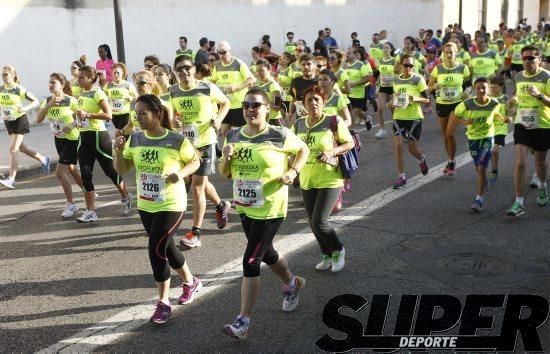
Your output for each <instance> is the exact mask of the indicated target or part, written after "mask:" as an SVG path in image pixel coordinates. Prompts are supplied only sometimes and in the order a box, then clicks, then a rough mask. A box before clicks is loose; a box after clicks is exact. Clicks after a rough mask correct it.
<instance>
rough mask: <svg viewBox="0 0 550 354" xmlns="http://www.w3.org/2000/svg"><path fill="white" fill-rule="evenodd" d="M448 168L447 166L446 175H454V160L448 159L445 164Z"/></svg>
mask: <svg viewBox="0 0 550 354" xmlns="http://www.w3.org/2000/svg"><path fill="white" fill-rule="evenodd" d="M447 166H448V168H447V176H454V175H455V173H456V162H454V161H449V163H448V164H447Z"/></svg>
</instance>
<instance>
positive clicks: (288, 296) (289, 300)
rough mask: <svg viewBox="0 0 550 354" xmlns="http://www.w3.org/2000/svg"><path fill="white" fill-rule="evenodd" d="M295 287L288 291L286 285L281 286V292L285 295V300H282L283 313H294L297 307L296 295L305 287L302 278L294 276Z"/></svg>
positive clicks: (304, 281)
mask: <svg viewBox="0 0 550 354" xmlns="http://www.w3.org/2000/svg"><path fill="white" fill-rule="evenodd" d="M294 281H295V284H296V285H295V286H294V287H293V288H292V289H289V287H288V286H287V285H283V291H284V293H285V298H284V299H283V311H284V312H291V311H294V309H295V308H296V306H298V301H299V298H298V294H300V291H301V290H302V289H303V288H304V287H305V286H306V280H305V279H304V278H302V277H298V276H295V280H294Z"/></svg>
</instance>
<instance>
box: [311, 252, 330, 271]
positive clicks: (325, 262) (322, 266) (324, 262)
mask: <svg viewBox="0 0 550 354" xmlns="http://www.w3.org/2000/svg"><path fill="white" fill-rule="evenodd" d="M331 266H332V257H330V256H327V255H326V254H324V255H323V258H321V262H319V263H317V265H316V266H315V269H317V270H327V269H329V268H330V267H331Z"/></svg>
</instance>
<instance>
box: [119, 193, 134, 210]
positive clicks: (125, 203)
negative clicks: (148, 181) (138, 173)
mask: <svg viewBox="0 0 550 354" xmlns="http://www.w3.org/2000/svg"><path fill="white" fill-rule="evenodd" d="M133 199H134V196H133V195H132V193H128V196H127V197H126V198H124V199H122V200H121V203H122V206H121V207H120V213H121V214H122V215H128V214H130V211H132V201H133Z"/></svg>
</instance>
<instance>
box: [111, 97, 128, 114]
mask: <svg viewBox="0 0 550 354" xmlns="http://www.w3.org/2000/svg"><path fill="white" fill-rule="evenodd" d="M124 101H125V100H124V99H113V100H111V107H112V109H113V112H120V111H122V110H123V109H124Z"/></svg>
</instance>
